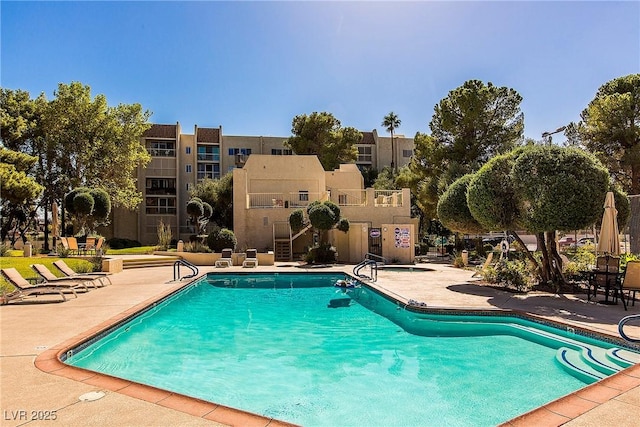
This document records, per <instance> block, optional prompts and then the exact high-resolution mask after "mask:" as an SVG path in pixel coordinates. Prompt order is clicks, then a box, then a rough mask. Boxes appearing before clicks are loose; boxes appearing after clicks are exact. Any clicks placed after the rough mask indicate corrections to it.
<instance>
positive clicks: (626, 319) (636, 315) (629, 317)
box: [618, 314, 640, 343]
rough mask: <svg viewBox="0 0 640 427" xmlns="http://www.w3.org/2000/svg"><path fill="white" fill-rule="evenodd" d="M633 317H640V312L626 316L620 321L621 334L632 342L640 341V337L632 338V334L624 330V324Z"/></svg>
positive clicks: (619, 329) (619, 330)
mask: <svg viewBox="0 0 640 427" xmlns="http://www.w3.org/2000/svg"><path fill="white" fill-rule="evenodd" d="M633 319H640V314H632V315H630V316H626V317H623V318H622V319H620V322H618V332H619V333H620V336H621V337H622V338H624V339H625V340H627V341H629V342H632V343H640V338H631V337H630V336H628V335H627V334H626V333H625V332H624V325H625V324H626V323H627V322H628V321H629V320H633Z"/></svg>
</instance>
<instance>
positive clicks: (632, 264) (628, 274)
mask: <svg viewBox="0 0 640 427" xmlns="http://www.w3.org/2000/svg"><path fill="white" fill-rule="evenodd" d="M624 291H627V292H628V295H627V306H628V305H629V301H631V305H636V292H638V291H640V261H629V262H627V267H626V269H625V271H624V278H623V279H622V292H624ZM632 293H633V297H631V294H632ZM621 298H622V301H623V302H624V295H622V297H621Z"/></svg>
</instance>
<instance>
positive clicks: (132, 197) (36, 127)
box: [0, 82, 151, 248]
mask: <svg viewBox="0 0 640 427" xmlns="http://www.w3.org/2000/svg"><path fill="white" fill-rule="evenodd" d="M0 103H1V105H0V129H2V132H1V134H0V135H1V137H2V143H3V145H4V146H5V147H7V148H10V149H12V150H16V151H20V152H24V153H27V154H30V155H32V156H36V157H37V158H38V162H37V164H36V166H35V168H34V176H35V177H36V180H37V181H38V182H39V183H41V184H42V185H44V187H45V191H44V193H43V195H42V198H41V199H40V203H39V205H40V206H41V207H42V208H44V212H45V217H44V219H45V245H47V244H48V240H47V239H46V237H47V234H46V233H47V228H46V225H47V221H48V217H47V212H48V210H49V209H50V206H51V204H52V202H53V201H62V200H63V198H64V195H65V194H66V193H67V192H68V191H69V190H70V189H72V188H76V187H80V186H88V187H92V188H103V189H104V190H105V191H106V192H107V193H108V194H109V198H110V200H111V201H112V202H113V204H114V206H116V207H122V208H126V209H136V208H137V207H138V205H139V204H140V203H141V202H142V193H140V192H138V190H137V186H136V179H135V174H134V172H135V170H136V168H137V167H139V166H144V165H146V164H147V163H148V162H149V161H150V159H151V157H150V156H149V154H148V153H147V151H146V149H145V147H144V146H143V144H142V143H141V140H140V138H141V136H142V134H143V133H144V131H145V130H146V129H147V128H148V127H149V126H150V124H149V123H148V119H149V117H150V115H151V113H150V112H148V111H143V110H142V107H141V106H140V104H120V105H118V106H117V107H109V106H108V105H107V101H106V98H105V96H104V95H97V96H95V97H92V96H91V89H90V87H89V86H85V85H82V84H81V83H78V82H73V83H71V84H68V85H67V84H63V83H61V84H60V85H58V90H57V91H55V92H54V99H52V100H51V101H48V100H47V99H46V98H45V96H44V94H41V95H40V96H38V97H37V98H35V99H31V97H30V95H29V93H28V92H25V91H22V90H11V89H4V88H3V89H1V92H0ZM63 212H64V211H63ZM64 220H65V218H64V215H63V218H62V221H63V226H64ZM45 248H46V246H45Z"/></svg>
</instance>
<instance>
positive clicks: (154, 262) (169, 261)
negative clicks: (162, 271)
mask: <svg viewBox="0 0 640 427" xmlns="http://www.w3.org/2000/svg"><path fill="white" fill-rule="evenodd" d="M178 259H180V258H178V257H165V258H143V259H123V260H122V268H124V269H129V268H144V267H166V266H172V265H173V264H174V263H175V262H176V261H177V260H178Z"/></svg>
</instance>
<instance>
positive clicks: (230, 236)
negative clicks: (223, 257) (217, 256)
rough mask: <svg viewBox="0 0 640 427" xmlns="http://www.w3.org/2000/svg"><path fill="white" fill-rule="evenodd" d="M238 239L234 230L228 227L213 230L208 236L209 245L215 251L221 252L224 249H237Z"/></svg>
mask: <svg viewBox="0 0 640 427" xmlns="http://www.w3.org/2000/svg"><path fill="white" fill-rule="evenodd" d="M237 244H238V241H237V239H236V235H235V234H234V233H233V231H231V230H228V229H226V228H222V229H216V230H213V231H212V232H211V233H209V235H208V236H207V245H208V246H209V248H211V250H213V251H214V252H221V251H222V250H223V249H226V248H231V249H235V247H236V245H237Z"/></svg>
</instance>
